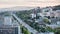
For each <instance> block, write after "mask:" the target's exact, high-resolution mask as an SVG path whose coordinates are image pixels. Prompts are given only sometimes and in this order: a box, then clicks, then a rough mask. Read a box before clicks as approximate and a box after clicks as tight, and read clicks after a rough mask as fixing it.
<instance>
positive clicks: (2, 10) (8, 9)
mask: <svg viewBox="0 0 60 34" xmlns="http://www.w3.org/2000/svg"><path fill="white" fill-rule="evenodd" d="M30 9H34V7H20V6H16V7H11V8H0V12H5V11H22V10H30Z"/></svg>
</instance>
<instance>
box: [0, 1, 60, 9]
mask: <svg viewBox="0 0 60 34" xmlns="http://www.w3.org/2000/svg"><path fill="white" fill-rule="evenodd" d="M55 5H60V0H0V8H8V7H15V6H25V7H27V6H28V7H37V6H39V7H46V6H55Z"/></svg>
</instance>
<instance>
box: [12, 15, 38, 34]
mask: <svg viewBox="0 0 60 34" xmlns="http://www.w3.org/2000/svg"><path fill="white" fill-rule="evenodd" d="M13 16H14V17H15V18H16V19H17V20H18V21H19V23H20V24H22V25H23V26H24V27H26V28H27V29H28V30H29V31H30V32H32V33H33V34H37V32H38V31H36V30H35V29H33V28H32V27H30V26H29V25H28V24H26V23H25V22H24V21H22V20H21V19H20V18H18V17H17V16H16V15H15V14H13Z"/></svg>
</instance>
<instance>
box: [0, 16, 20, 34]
mask: <svg viewBox="0 0 60 34" xmlns="http://www.w3.org/2000/svg"><path fill="white" fill-rule="evenodd" d="M12 19H13V17H12V16H0V25H1V26H0V34H20V26H19V24H18V22H17V21H16V20H14V19H13V21H12Z"/></svg>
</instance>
